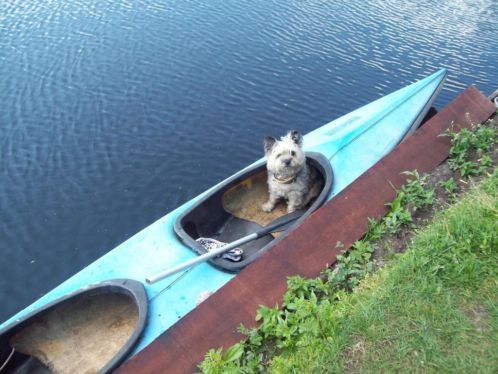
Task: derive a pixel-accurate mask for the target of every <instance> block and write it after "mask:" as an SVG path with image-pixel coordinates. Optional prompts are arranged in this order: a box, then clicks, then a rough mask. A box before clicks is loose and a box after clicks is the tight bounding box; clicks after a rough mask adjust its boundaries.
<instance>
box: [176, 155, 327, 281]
mask: <svg viewBox="0 0 498 374" xmlns="http://www.w3.org/2000/svg"><path fill="white" fill-rule="evenodd" d="M306 158H307V162H308V165H309V166H310V167H313V168H315V169H316V170H317V171H318V172H319V175H320V176H321V179H322V181H321V182H322V183H321V185H322V186H323V187H322V190H321V192H320V194H319V195H318V196H317V197H316V198H315V199H314V200H313V201H311V202H310V204H309V205H308V206H307V207H305V209H303V210H302V216H301V217H299V219H297V220H296V221H294V222H295V223H294V224H297V223H299V222H300V221H302V219H304V218H305V217H306V216H308V215H309V214H310V213H311V212H313V211H314V210H316V209H317V208H318V207H319V206H320V205H321V204H323V202H324V201H326V199H327V196H328V194H329V191H330V188H331V186H332V169H331V167H330V163H329V161H328V160H327V159H326V158H325V157H324V156H323V155H321V154H319V153H314V152H309V153H306ZM267 200H268V185H267V171H266V164H265V163H264V162H261V163H259V164H257V165H255V166H254V167H252V168H250V169H249V170H247V171H246V172H244V173H239V174H236V175H235V176H234V177H232V178H230V179H228V180H227V181H225V182H224V183H223V184H222V185H220V186H218V188H217V189H216V190H214V191H212V192H211V193H210V194H208V195H207V196H205V197H204V198H203V199H201V200H200V201H199V202H198V203H197V204H196V205H194V206H193V207H191V208H190V209H188V210H187V211H185V212H184V213H183V214H182V215H180V216H179V217H178V219H177V220H176V222H175V231H176V233H177V235H178V236H179V237H180V238H181V239H182V241H183V242H184V243H185V244H187V245H188V246H189V247H190V248H192V249H193V250H194V251H196V252H197V253H199V254H204V253H206V252H207V250H206V249H205V248H204V247H203V246H202V245H201V244H200V243H199V242H197V241H196V239H198V238H210V239H215V240H217V241H219V242H222V243H230V242H232V241H235V240H237V239H240V238H242V237H244V236H247V235H249V234H252V233H254V232H256V231H257V230H259V229H262V228H263V227H265V226H267V225H268V224H271V223H272V222H274V221H275V220H276V219H278V218H279V217H282V216H284V215H285V214H287V205H286V203H285V202H284V201H282V202H280V203H279V204H278V205H277V206H276V207H275V209H274V210H273V211H272V212H270V213H266V212H264V211H263V210H262V209H261V205H262V204H263V203H264V202H265V201H267ZM287 229H288V228H287ZM284 232H285V231H284ZM276 236H278V234H273V235H272V234H267V235H264V236H262V237H260V238H259V239H257V240H253V241H251V242H249V243H246V244H243V245H241V246H239V248H240V249H242V250H243V255H242V258H241V260H240V261H233V260H231V259H227V258H223V257H221V256H219V257H215V258H213V259H211V260H210V262H211V263H212V264H213V265H215V266H217V267H219V268H221V269H223V270H227V271H232V272H236V271H239V270H240V269H242V268H243V267H245V266H247V265H248V264H249V263H250V262H252V261H254V260H255V259H256V258H257V257H259V255H261V254H262V253H263V252H264V251H266V250H267V249H268V248H269V247H271V246H272V245H273V244H274V242H275V240H276Z"/></svg>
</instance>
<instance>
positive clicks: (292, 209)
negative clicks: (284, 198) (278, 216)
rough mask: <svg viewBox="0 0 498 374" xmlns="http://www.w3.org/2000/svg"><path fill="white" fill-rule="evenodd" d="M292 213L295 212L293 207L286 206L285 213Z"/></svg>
mask: <svg viewBox="0 0 498 374" xmlns="http://www.w3.org/2000/svg"><path fill="white" fill-rule="evenodd" d="M294 211H296V207H295V206H294V205H288V206H287V213H292V212H294Z"/></svg>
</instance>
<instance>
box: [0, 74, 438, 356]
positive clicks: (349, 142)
mask: <svg viewBox="0 0 498 374" xmlns="http://www.w3.org/2000/svg"><path fill="white" fill-rule="evenodd" d="M445 76H446V70H444V69H443V70H440V71H438V72H436V73H434V74H432V75H430V76H428V77H426V78H424V79H422V80H420V81H418V82H415V83H413V84H411V85H409V86H407V87H405V88H402V89H400V90H398V91H396V92H394V93H392V94H389V95H387V96H384V97H382V98H380V99H378V100H376V101H374V102H372V103H370V104H367V105H365V106H363V107H361V108H359V109H357V110H355V111H353V112H351V113H349V114H346V115H344V116H343V117H340V118H338V119H336V120H334V121H332V122H329V123H327V124H325V125H324V126H322V127H320V128H318V129H316V130H314V131H312V132H310V133H308V134H306V135H305V136H304V150H305V151H306V152H316V153H320V154H321V155H322V156H323V157H324V158H325V159H327V160H328V162H329V163H330V166H331V168H332V170H333V171H334V182H333V184H332V186H331V188H330V191H329V192H328V193H327V196H326V197H325V199H324V200H325V201H328V200H330V199H332V198H333V197H334V196H335V195H336V194H337V193H339V192H340V191H342V190H343V189H344V188H345V187H346V186H348V185H349V184H350V183H351V182H352V181H354V180H355V179H356V178H358V177H359V176H360V175H361V174H363V173H364V172H365V171H366V170H368V169H369V168H370V167H371V166H373V165H374V164H375V163H376V162H378V161H379V160H380V159H382V157H384V156H385V155H386V154H388V153H389V152H390V151H391V150H392V149H393V148H394V147H395V146H396V145H397V144H399V143H400V142H401V141H402V140H403V139H404V138H405V137H406V136H409V134H410V133H411V132H413V131H414V130H415V129H416V128H417V127H418V126H419V125H420V123H421V122H422V120H423V118H424V117H425V115H426V113H427V111H428V110H429V108H430V107H431V105H432V103H433V101H434V99H435V97H436V96H437V93H438V92H439V90H440V89H441V87H442V84H443V82H444V80H445ZM262 163H264V160H263V159H261V160H258V161H256V162H255V163H254V164H252V165H250V166H248V167H247V168H245V169H243V170H241V171H240V172H239V173H237V174H235V175H234V176H232V177H231V178H229V179H228V180H232V179H236V178H238V177H240V176H241V175H244V174H245V173H246V172H247V170H249V169H251V168H254V167H255V166H256V165H261V164H262ZM226 183H227V181H223V182H221V183H220V184H218V185H216V186H214V187H213V188H211V189H209V190H208V191H206V192H204V193H203V194H201V195H199V196H197V197H196V198H194V199H192V200H190V201H188V202H186V203H185V204H183V205H182V206H180V207H178V208H177V209H175V210H173V211H172V212H170V213H169V214H167V215H165V216H164V217H162V218H160V219H159V220H158V221H156V222H154V223H153V224H151V225H150V226H148V227H146V228H145V229H143V230H142V231H140V232H139V233H137V234H136V235H134V236H133V237H131V238H130V239H128V240H127V241H125V242H124V243H122V244H121V245H119V246H118V247H116V248H115V249H113V250H112V251H110V252H108V253H107V254H106V255H104V256H103V257H101V258H100V259H98V260H97V261H95V262H94V263H92V264H90V265H89V266H88V267H86V268H85V269H83V270H82V271H80V272H79V273H77V274H76V275H74V276H73V277H71V278H69V279H68V280H67V281H65V282H64V283H62V284H61V285H60V286H58V287H56V288H55V289H54V290H52V291H50V292H49V293H48V294H46V295H45V296H43V297H42V298H41V299H39V300H37V301H36V302H35V303H33V304H32V305H31V306H29V307H27V308H25V309H24V310H22V311H20V312H19V313H18V314H17V315H15V316H13V317H12V318H11V319H9V320H8V321H6V322H5V323H4V324H3V325H2V326H1V327H4V326H6V325H8V324H10V323H12V322H13V321H15V320H16V319H18V318H22V317H23V316H24V315H26V314H28V313H30V312H31V311H32V310H34V309H37V308H39V307H42V306H43V305H45V304H47V303H49V302H51V301H52V300H54V299H56V298H58V297H61V296H62V295H65V294H67V293H70V292H72V291H74V290H76V289H78V288H81V287H84V286H85V285H88V284H90V283H95V282H100V281H103V280H106V279H113V278H128V279H135V280H137V281H140V282H142V283H144V286H145V289H146V293H147V297H148V300H149V316H148V322H147V326H146V328H145V331H144V334H143V335H142V337H141V338H140V339H139V342H138V345H137V346H136V347H135V349H134V350H133V353H132V354H134V353H136V352H138V351H140V350H141V349H143V348H144V347H145V346H147V345H148V344H149V343H151V342H152V340H154V339H155V338H156V337H157V336H159V335H160V334H161V333H163V332H164V331H166V330H168V328H169V327H170V326H172V325H173V324H175V323H176V322H177V321H178V320H179V319H181V318H182V317H183V316H184V315H185V314H187V313H188V312H189V311H190V310H192V309H194V308H195V307H196V305H197V301H198V297H199V295H202V294H206V293H210V292H215V291H216V290H217V289H219V288H220V287H222V286H223V285H224V284H225V283H226V282H228V281H229V280H230V279H232V278H233V277H234V276H236V274H234V273H230V272H225V271H221V270H220V269H218V268H217V267H214V266H212V265H211V264H209V263H202V264H199V265H197V266H195V267H194V268H191V269H189V270H187V271H185V272H184V273H182V274H175V275H172V276H170V277H167V278H165V279H163V280H162V281H160V282H157V283H154V284H146V283H145V278H147V277H149V276H151V275H154V274H157V273H160V272H162V271H164V270H165V269H168V268H171V267H174V266H176V265H178V264H181V263H183V262H186V261H188V260H191V259H192V258H194V257H195V256H197V253H195V252H194V251H192V250H191V249H190V248H189V247H188V246H186V245H185V244H184V243H183V242H182V241H181V240H180V238H179V237H178V235H177V234H176V233H175V222H177V220H178V218H179V217H181V216H182V215H183V214H185V212H187V211H188V210H189V209H191V208H192V207H194V206H196V205H197V204H198V203H199V202H200V201H202V199H204V198H205V197H206V196H208V195H209V194H211V193H212V192H213V191H215V190H216V189H218V188H219V187H220V186H222V185H223V184H226ZM0 360H1V357H0Z"/></svg>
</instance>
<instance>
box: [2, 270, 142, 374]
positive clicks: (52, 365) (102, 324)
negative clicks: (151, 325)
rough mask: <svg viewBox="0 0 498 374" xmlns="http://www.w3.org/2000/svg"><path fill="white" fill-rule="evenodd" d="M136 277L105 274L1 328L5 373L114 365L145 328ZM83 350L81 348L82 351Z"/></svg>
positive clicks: (83, 370)
mask: <svg viewBox="0 0 498 374" xmlns="http://www.w3.org/2000/svg"><path fill="white" fill-rule="evenodd" d="M147 307H148V303H147V295H146V293H145V289H144V287H143V286H142V284H141V283H140V282H137V281H133V280H119V279H117V280H110V281H104V282H101V283H98V284H95V285H90V286H87V287H84V288H82V289H79V290H77V291H75V292H71V293H69V294H68V295H65V296H63V297H61V298H60V299H57V300H54V301H53V302H50V303H48V304H46V305H44V306H43V307H42V308H40V309H37V310H35V311H34V313H30V314H27V315H26V316H24V317H22V318H20V319H19V320H17V321H16V322H15V323H13V324H12V325H10V326H9V328H8V329H7V330H5V331H3V332H2V333H1V334H0V352H1V354H2V357H5V356H6V358H5V359H4V360H3V361H2V363H1V366H0V368H1V370H0V371H1V372H6V373H12V372H15V373H46V372H52V373H68V374H71V373H97V372H109V371H111V370H112V369H114V368H116V366H117V365H119V364H120V363H121V362H122V361H123V360H124V359H125V358H126V356H127V354H128V353H129V351H130V350H131V349H132V348H133V346H134V345H135V343H136V341H137V340H138V338H139V337H140V335H141V334H142V331H143V329H144V328H145V321H146V317H147ZM82 352H83V353H84V354H82Z"/></svg>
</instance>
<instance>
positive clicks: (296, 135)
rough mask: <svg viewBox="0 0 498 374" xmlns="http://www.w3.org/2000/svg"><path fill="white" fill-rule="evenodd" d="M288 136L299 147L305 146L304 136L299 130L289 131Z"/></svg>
mask: <svg viewBox="0 0 498 374" xmlns="http://www.w3.org/2000/svg"><path fill="white" fill-rule="evenodd" d="M287 136H288V137H289V138H291V139H292V141H293V142H294V143H296V144H297V145H298V146H300V147H301V146H302V145H303V136H302V135H301V133H300V132H299V131H297V130H291V131H289V133H288V134H287Z"/></svg>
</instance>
